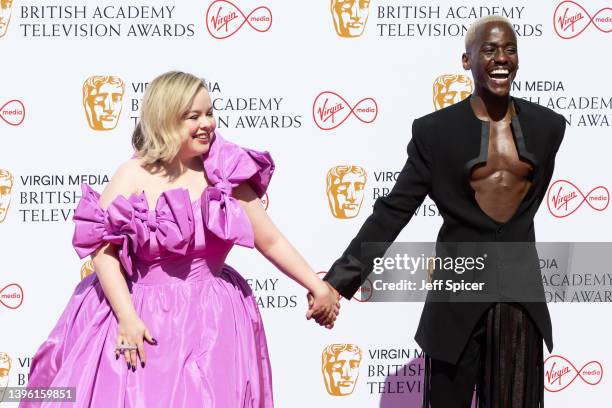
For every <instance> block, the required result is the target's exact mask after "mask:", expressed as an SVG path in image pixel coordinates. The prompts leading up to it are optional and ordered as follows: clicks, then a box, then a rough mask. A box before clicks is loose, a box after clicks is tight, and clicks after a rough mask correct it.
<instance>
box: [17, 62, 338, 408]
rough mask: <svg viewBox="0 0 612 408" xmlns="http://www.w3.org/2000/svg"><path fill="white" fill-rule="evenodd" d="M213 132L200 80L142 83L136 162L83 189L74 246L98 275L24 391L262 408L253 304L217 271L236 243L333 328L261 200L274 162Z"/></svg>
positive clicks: (124, 402)
mask: <svg viewBox="0 0 612 408" xmlns="http://www.w3.org/2000/svg"><path fill="white" fill-rule="evenodd" d="M215 126H216V125H215V119H214V117H213V110H212V103H211V100H210V96H209V95H208V92H207V89H206V85H205V83H204V82H203V81H202V80H200V79H199V78H197V77H195V76H193V75H191V74H187V73H182V72H169V73H166V74H163V75H161V76H159V77H158V78H156V79H155V80H154V81H152V82H151V84H150V85H149V87H148V89H147V91H146V93H145V96H144V99H143V106H142V111H141V119H140V123H139V125H138V126H137V128H136V130H135V132H134V135H133V144H134V148H135V149H136V154H135V155H134V157H133V158H132V159H131V160H128V161H127V162H125V163H124V164H123V165H121V167H120V168H119V169H118V171H117V172H116V174H115V175H114V176H113V177H112V179H111V181H110V182H109V183H108V185H107V187H106V188H105V190H104V192H103V193H102V194H101V195H100V194H98V193H97V192H95V191H93V190H92V189H91V188H90V187H89V186H87V185H83V187H82V188H83V196H82V198H81V201H80V203H79V205H78V207H77V209H76V211H75V215H74V222H75V224H76V227H75V232H74V237H73V245H74V247H75V249H76V251H77V253H78V254H79V256H80V257H81V258H82V257H85V256H87V255H91V256H92V258H93V263H94V266H95V271H96V273H95V274H91V275H89V276H87V277H86V278H85V279H83V281H81V283H80V284H79V285H78V286H77V287H76V290H75V292H74V294H73V296H72V297H71V299H70V301H69V303H68V306H67V308H66V309H65V311H64V312H63V314H62V316H61V317H60V320H59V322H58V323H57V324H56V326H55V328H54V329H53V331H52V332H51V334H50V336H49V338H48V339H47V340H46V341H45V342H44V343H43V344H42V346H41V347H40V349H39V350H38V351H37V353H36V355H35V356H34V358H33V360H32V365H31V370H30V377H29V384H28V386H29V387H49V386H53V387H60V386H73V387H76V402H75V403H74V405H72V406H75V407H77V406H78V407H85V406H87V407H105V408H106V407H207V408H215V407H216V408H237V407H249V408H254V407H258V408H259V407H272V406H273V398H272V379H271V370H270V362H269V358H268V350H267V346H266V338H265V334H264V329H263V325H262V321H261V317H260V315H259V311H258V308H257V304H256V303H255V300H254V298H253V296H252V293H251V290H250V289H249V286H248V285H247V284H246V282H245V280H244V279H243V278H242V277H241V276H240V275H239V274H238V273H237V272H236V271H235V270H234V269H232V268H231V267H229V266H228V265H225V264H224V260H225V258H226V256H227V254H228V252H229V251H230V249H231V248H232V246H233V245H234V244H237V245H242V246H246V247H256V248H257V249H258V250H259V251H260V252H261V253H262V254H263V255H264V256H265V257H266V258H268V259H269V260H270V261H271V262H272V263H273V264H274V265H275V266H276V267H278V268H279V269H280V270H281V271H282V272H283V273H285V274H286V275H288V276H289V277H291V278H292V279H294V280H296V281H297V282H298V283H299V284H301V285H302V286H304V287H305V288H307V289H308V291H310V292H312V293H313V294H314V302H311V305H310V307H309V310H308V312H307V317H308V318H310V317H315V318H317V321H319V322H320V323H321V324H322V325H325V326H326V327H328V328H331V327H332V326H333V323H334V320H335V318H336V315H337V314H338V308H339V306H338V304H337V299H336V297H335V296H334V294H333V292H332V291H331V289H330V287H329V286H328V285H327V284H326V283H324V282H322V281H321V280H320V279H319V278H318V277H317V275H316V274H315V273H314V272H313V270H312V269H311V268H310V267H309V266H308V264H307V263H306V262H305V261H304V259H303V258H302V257H301V256H300V254H299V253H298V252H297V251H296V250H295V249H294V248H293V247H292V246H291V244H289V242H288V241H287V240H286V239H285V238H284V237H283V235H282V234H281V233H280V232H279V231H278V230H277V228H276V227H275V226H274V224H273V223H272V222H271V221H270V219H269V218H268V216H267V215H266V212H265V211H264V209H263V207H262V206H261V204H260V201H259V199H258V197H261V196H262V195H263V194H264V193H265V191H266V188H267V186H268V183H269V182H270V178H271V176H272V173H273V172H274V163H273V161H272V158H271V157H270V155H269V154H268V153H267V152H257V151H254V150H250V149H246V148H242V147H239V146H237V145H235V144H233V143H231V142H229V141H227V140H224V139H223V138H221V136H220V135H219V133H218V132H216V131H215ZM120 357H121V358H122V359H121V360H119V358H120ZM122 360H123V362H122ZM20 406H21V407H27V406H30V403H28V402H22V403H21V405H20ZM44 406H45V407H59V406H63V405H61V403H59V402H57V403H46V405H44Z"/></svg>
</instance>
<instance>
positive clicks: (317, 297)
mask: <svg viewBox="0 0 612 408" xmlns="http://www.w3.org/2000/svg"><path fill="white" fill-rule="evenodd" d="M306 297H307V299H308V312H306V319H308V320H310V319H311V318H312V317H314V319H315V321H316V322H317V323H318V324H319V325H321V326H325V328H327V329H331V328H333V327H334V322H335V321H336V317H337V316H338V314H339V313H340V302H339V300H340V298H341V296H340V294H339V293H338V292H337V291H336V289H334V287H333V286H331V285H330V284H329V283H327V282H324V281H321V285H319V286H317V289H316V290H315V291H313V292H308V294H307V295H306Z"/></svg>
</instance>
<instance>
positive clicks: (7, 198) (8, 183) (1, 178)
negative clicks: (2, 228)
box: [0, 169, 13, 222]
mask: <svg viewBox="0 0 612 408" xmlns="http://www.w3.org/2000/svg"><path fill="white" fill-rule="evenodd" d="M12 189H13V175H12V174H11V173H9V172H8V171H6V170H2V169H0V222H3V221H4V220H5V219H6V214H8V209H9V206H10V204H11V190H12Z"/></svg>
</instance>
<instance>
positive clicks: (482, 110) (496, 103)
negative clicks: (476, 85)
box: [470, 91, 514, 122]
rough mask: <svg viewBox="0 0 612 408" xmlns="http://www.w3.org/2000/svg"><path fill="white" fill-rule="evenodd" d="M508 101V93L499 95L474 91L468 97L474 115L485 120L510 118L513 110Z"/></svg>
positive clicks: (492, 120)
mask: <svg viewBox="0 0 612 408" xmlns="http://www.w3.org/2000/svg"><path fill="white" fill-rule="evenodd" d="M510 102H511V99H510V95H506V96H503V97H499V96H495V95H492V94H491V93H489V92H478V91H475V92H474V93H473V94H472V96H471V97H470V105H472V109H473V110H474V114H475V115H476V117H478V119H480V120H483V121H487V122H499V121H506V120H510V119H511V118H512V115H513V111H514V109H513V106H512V104H511V103H510Z"/></svg>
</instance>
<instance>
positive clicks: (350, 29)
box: [331, 0, 370, 38]
mask: <svg viewBox="0 0 612 408" xmlns="http://www.w3.org/2000/svg"><path fill="white" fill-rule="evenodd" d="M331 13H332V18H333V20H334V28H335V29H336V33H337V34H338V35H339V36H340V37H347V38H350V37H359V36H361V35H362V34H363V30H365V26H366V23H367V22H368V15H369V14H370V0H331Z"/></svg>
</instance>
